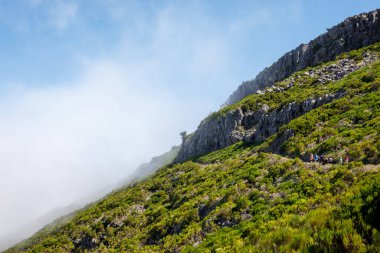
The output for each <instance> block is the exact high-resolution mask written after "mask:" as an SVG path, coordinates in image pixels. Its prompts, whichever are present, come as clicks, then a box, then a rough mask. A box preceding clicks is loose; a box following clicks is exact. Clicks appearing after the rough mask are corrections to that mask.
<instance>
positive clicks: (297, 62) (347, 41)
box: [225, 9, 380, 105]
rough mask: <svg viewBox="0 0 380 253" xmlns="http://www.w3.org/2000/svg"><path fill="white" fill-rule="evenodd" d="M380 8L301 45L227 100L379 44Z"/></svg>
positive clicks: (236, 99)
mask: <svg viewBox="0 0 380 253" xmlns="http://www.w3.org/2000/svg"><path fill="white" fill-rule="evenodd" d="M379 17H380V9H377V10H375V11H372V12H369V13H363V14H359V15H356V16H353V17H350V18H347V19H346V20H344V21H343V22H342V23H340V24H338V25H336V26H334V27H332V28H331V29H328V31H327V32H326V33H324V34H322V35H320V36H318V37H317V38H315V39H314V40H312V41H310V42H309V43H308V44H301V45H300V46H298V47H297V48H296V49H294V50H292V51H290V52H288V53H286V54H285V55H283V56H282V57H281V58H280V59H278V61H277V62H275V63H273V64H272V65H271V66H270V67H268V68H265V69H264V70H263V71H261V72H260V73H259V74H258V75H257V76H256V78H255V79H253V80H250V81H246V82H243V83H242V84H241V85H240V86H239V87H238V88H237V90H236V91H235V92H234V93H233V94H232V95H231V96H230V97H229V98H228V100H227V101H226V103H225V105H230V104H233V103H235V102H237V101H239V100H240V99H242V98H244V97H245V96H247V95H249V94H253V93H255V92H257V91H258V90H263V89H264V88H265V87H268V86H271V85H273V84H274V83H276V82H278V81H281V80H283V79H285V78H287V77H288V76H290V75H291V74H292V73H294V72H296V71H299V70H302V69H304V68H306V67H308V66H314V65H317V64H319V63H321V62H328V61H331V60H334V59H335V57H336V56H338V55H340V54H342V53H344V52H348V51H351V50H354V49H358V48H361V47H365V46H368V45H371V44H373V43H375V42H378V41H380V18H379Z"/></svg>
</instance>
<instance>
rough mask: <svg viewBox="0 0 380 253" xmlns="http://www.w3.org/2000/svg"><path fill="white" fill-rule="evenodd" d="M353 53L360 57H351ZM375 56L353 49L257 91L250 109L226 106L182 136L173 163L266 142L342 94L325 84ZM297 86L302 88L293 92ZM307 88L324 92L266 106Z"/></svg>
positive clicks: (289, 135)
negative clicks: (329, 89) (286, 125)
mask: <svg viewBox="0 0 380 253" xmlns="http://www.w3.org/2000/svg"><path fill="white" fill-rule="evenodd" d="M353 55H354V57H356V58H359V59H360V60H354V59H351V58H352V57H353ZM378 58H379V56H378V54H377V53H375V52H369V51H363V52H355V54H351V55H346V56H345V57H343V58H342V59H340V60H336V61H333V62H330V63H328V64H325V65H323V66H318V67H314V68H309V69H305V70H304V71H301V73H300V72H297V73H295V74H294V75H292V76H290V77H288V78H286V79H284V80H282V82H281V83H276V84H274V85H272V86H269V87H267V88H265V89H262V90H257V91H256V92H255V96H254V97H255V98H254V99H255V100H253V101H255V102H254V103H256V106H254V107H253V108H249V109H247V108H246V106H245V104H244V103H242V104H239V105H238V106H235V105H234V106H230V107H226V108H225V112H224V113H215V114H213V115H211V116H209V117H208V118H206V119H205V120H203V121H202V122H201V123H200V125H199V126H198V129H197V130H196V131H195V132H194V133H192V134H190V135H188V136H186V138H184V139H183V143H182V145H181V149H180V151H179V153H178V156H177V157H176V159H175V162H184V161H186V160H189V159H193V158H196V157H199V156H202V155H205V154H207V153H210V152H212V151H215V150H219V149H222V148H225V147H228V146H230V145H232V144H234V143H237V142H239V141H244V142H251V143H260V142H263V141H265V140H266V139H267V138H268V137H269V136H271V135H273V134H275V133H277V131H278V130H279V128H280V127H281V126H283V125H285V124H287V123H289V122H290V121H291V120H293V119H295V118H298V117H300V116H301V115H303V114H305V113H307V112H309V111H311V110H313V109H315V108H318V107H320V106H322V105H324V104H326V103H330V102H332V101H333V100H335V99H338V98H341V97H342V96H343V95H344V94H345V91H344V90H338V91H335V92H331V91H328V90H325V88H326V84H329V83H330V84H333V83H334V82H336V81H338V80H341V79H342V78H344V77H346V76H347V75H349V74H350V73H352V72H354V71H357V70H359V69H361V68H363V67H365V66H368V65H370V64H371V63H373V62H374V61H377V60H378ZM297 86H298V87H301V89H300V90H298V91H294V88H296V87H297ZM307 87H313V90H319V91H323V93H322V94H319V95H315V94H314V93H313V92H312V93H309V94H308V96H307V97H305V99H303V100H298V101H291V102H289V103H287V104H282V105H277V106H272V107H270V106H268V105H267V104H269V103H271V100H275V99H276V96H277V97H280V100H281V99H286V97H288V96H290V95H291V94H293V95H295V99H296V97H300V95H298V92H304V93H306V89H307ZM292 88H293V89H292ZM280 93H282V94H280ZM249 98H251V97H249ZM249 98H247V99H249ZM247 99H246V100H247ZM258 101H261V102H258ZM291 134H292V133H286V134H285V135H284V136H283V138H282V139H279V140H277V141H276V145H277V147H276V146H273V145H272V146H271V147H270V151H271V152H274V153H278V152H279V147H280V146H281V144H282V143H283V142H284V141H286V140H287V139H288V138H289V137H291Z"/></svg>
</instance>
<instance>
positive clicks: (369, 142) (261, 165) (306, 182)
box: [6, 44, 380, 253]
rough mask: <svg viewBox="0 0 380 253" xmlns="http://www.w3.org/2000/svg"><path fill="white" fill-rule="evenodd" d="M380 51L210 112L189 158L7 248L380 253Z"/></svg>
mask: <svg viewBox="0 0 380 253" xmlns="http://www.w3.org/2000/svg"><path fill="white" fill-rule="evenodd" d="M379 52H380V45H379V44H375V45H373V46H370V47H367V48H362V49H360V50H358V51H352V52H350V53H347V54H344V55H341V56H340V57H338V58H337V59H336V60H335V61H334V62H330V63H326V64H323V65H319V66H315V67H313V68H308V69H305V70H303V71H301V72H298V73H295V74H294V75H292V76H291V77H289V78H288V79H285V80H283V81H282V82H279V83H277V84H276V85H275V86H273V87H269V88H267V89H265V90H262V91H260V92H259V93H257V94H253V95H251V96H249V97H246V98H245V99H243V100H241V101H239V102H238V103H236V104H233V105H231V106H229V107H226V108H224V109H222V110H221V111H219V112H217V113H214V114H212V115H210V116H209V117H208V118H207V119H205V120H204V121H203V122H202V124H201V125H200V127H199V129H198V130H197V131H196V132H195V133H194V134H192V135H190V136H187V137H186V138H185V140H184V143H183V144H182V147H181V151H180V153H179V156H178V158H177V161H184V162H183V163H177V164H172V165H168V166H166V167H163V168H161V169H159V170H158V171H157V172H156V173H155V174H154V175H152V176H150V177H149V178H147V179H145V180H142V181H141V182H137V183H134V184H133V185H129V186H127V187H125V188H123V189H120V190H118V191H117V192H113V193H111V194H110V195H108V196H107V197H105V198H104V199H102V200H100V201H98V202H96V203H93V204H91V205H90V206H88V207H86V208H84V209H83V210H80V211H78V212H77V213H76V214H75V215H74V216H73V218H71V219H69V220H63V221H62V222H60V223H59V224H57V225H56V226H53V227H51V226H50V227H48V228H46V229H44V230H42V231H40V232H39V233H37V234H36V235H35V236H33V237H32V238H30V239H29V240H27V241H25V242H23V243H21V244H19V245H17V246H15V247H14V248H11V249H9V250H8V251H6V252H8V253H9V252H295V251H299V252H379V249H380V232H379V231H380V225H379V224H380V220H379V217H380V172H379V170H380V165H379V161H380V157H379V153H380V137H379V136H380V89H379V87H380V61H379V60H378V55H379ZM213 124H215V127H214V128H212V127H213V126H214V125H213ZM203 125H207V126H208V128H209V129H206V128H204V132H207V131H209V133H211V134H210V136H209V135H207V134H205V135H201V133H200V129H202V126H203ZM210 128H211V129H212V130H211V131H210ZM197 135H201V137H197ZM202 141H205V142H206V144H205V145H206V146H205V147H206V148H205V150H206V151H205V153H202V152H198V151H196V150H198V149H199V147H202V145H203V144H202ZM213 141H215V143H216V144H215V146H213V147H212V148H209V146H207V145H211V144H213V143H214V142H213ZM210 143H211V144H210ZM189 147H194V148H189ZM191 150H195V151H194V152H193V151H191ZM212 150H216V151H214V152H211V153H210V151H212ZM197 152H198V153H197ZM309 153H318V154H319V155H323V156H324V157H325V158H331V161H330V162H324V163H319V162H310V161H309V160H308V157H309ZM184 154H186V157H185V156H184ZM202 155H203V156H202ZM346 157H347V158H348V160H346ZM340 158H342V161H340ZM188 159H192V161H189V160H188ZM185 160H187V161H185Z"/></svg>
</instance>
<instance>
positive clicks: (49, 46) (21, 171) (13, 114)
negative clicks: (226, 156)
mask: <svg viewBox="0 0 380 253" xmlns="http://www.w3.org/2000/svg"><path fill="white" fill-rule="evenodd" d="M90 3H91V4H90ZM377 7H379V3H378V1H375V0H366V1H358V0H336V1H324V0H319V1H306V0H305V1H302V0H289V1H282V0H281V1H280V0H277V1H270V0H265V1H261V0H252V1H239V0H238V1H227V0H218V1H216V0H214V1H201V0H199V1H153V0H152V1H149V0H146V1H126V0H125V1H124V0H123V1H121V0H120V1H118V0H92V1H85V0H82V1H80V0H78V1H74V0H0V121H1V122H2V123H1V124H0V139H1V140H2V141H1V143H0V164H1V167H0V174H1V177H0V206H1V207H2V208H1V209H0V224H2V226H1V227H0V245H1V244H2V240H1V238H2V237H4V236H9V235H10V234H15V233H16V235H17V232H16V231H17V230H18V229H20V228H21V229H22V228H23V227H24V226H25V225H26V224H29V223H30V222H32V221H33V220H35V219H36V218H38V217H39V216H40V215H41V214H44V213H46V212H49V211H50V210H52V209H54V208H56V207H62V206H66V205H70V204H71V203H73V202H78V201H82V202H83V201H84V200H85V201H88V200H89V199H91V198H92V199H93V198H96V197H99V189H106V190H109V189H110V188H109V186H110V185H112V184H113V183H116V182H117V181H118V180H120V179H123V178H125V177H126V176H128V174H129V173H130V172H131V171H133V169H134V168H135V167H136V166H137V165H138V164H139V163H141V162H143V161H148V160H149V159H150V158H151V157H152V156H153V155H157V154H160V153H162V152H165V151H167V150H168V149H169V148H170V147H171V146H172V145H174V144H178V143H179V142H180V137H179V132H181V131H183V130H187V131H193V130H194V129H195V128H196V127H197V125H198V124H199V122H200V121H201V120H202V119H203V118H204V117H205V116H207V115H208V114H209V113H211V112H212V111H215V110H217V109H218V108H219V105H221V104H222V103H223V102H225V100H226V99H227V98H228V96H229V95H230V94H231V93H232V91H233V90H235V89H236V88H237V86H238V85H239V84H240V83H241V82H242V81H245V80H247V79H252V78H254V76H255V75H256V74H257V73H258V72H259V71H260V70H262V69H263V68H264V67H266V66H269V65H270V64H271V63H272V62H274V61H275V60H276V59H277V58H279V57H280V56H281V55H283V54H284V53H285V52H287V51H289V50H291V49H293V48H295V47H296V46H298V45H299V44H300V43H306V42H308V41H310V40H311V39H313V38H314V37H316V36H317V35H319V34H321V33H324V32H325V31H326V28H329V27H331V26H333V25H335V24H337V23H339V22H340V21H342V20H343V19H344V18H346V17H348V16H351V15H354V14H359V13H361V12H365V11H370V10H373V9H375V8H377ZM107 187H108V188H107ZM26 189H27V190H26ZM103 192H104V191H103ZM89 196H91V197H89ZM24 210H28V212H24ZM40 225H42V224H40ZM22 230H24V231H26V233H24V234H18V237H17V236H16V237H17V238H18V239H20V238H21V237H22V236H26V235H27V233H30V232H31V231H32V230H33V229H31V230H27V229H22ZM16 237H15V238H16ZM3 245H4V244H3Z"/></svg>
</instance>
